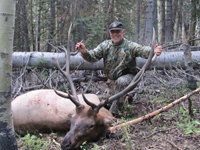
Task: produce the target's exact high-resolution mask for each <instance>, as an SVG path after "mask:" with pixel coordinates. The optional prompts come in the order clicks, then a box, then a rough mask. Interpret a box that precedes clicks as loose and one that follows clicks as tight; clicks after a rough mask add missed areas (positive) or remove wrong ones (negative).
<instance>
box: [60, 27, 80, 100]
mask: <svg viewBox="0 0 200 150" xmlns="http://www.w3.org/2000/svg"><path fill="white" fill-rule="evenodd" d="M71 28H72V24H71V25H70V27H69V31H68V44H67V50H65V57H66V72H64V71H63V70H62V69H61V67H60V65H59V63H58V58H57V60H56V62H57V66H58V69H59V70H60V71H61V73H62V74H63V75H64V76H65V77H66V78H67V80H68V82H69V86H70V89H71V91H72V95H73V97H74V98H75V99H76V100H77V101H79V99H78V96H77V93H76V88H75V86H74V83H73V81H72V78H71V76H70V73H69V70H70V69H69V58H70V34H71Z"/></svg>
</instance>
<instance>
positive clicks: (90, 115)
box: [12, 89, 114, 149]
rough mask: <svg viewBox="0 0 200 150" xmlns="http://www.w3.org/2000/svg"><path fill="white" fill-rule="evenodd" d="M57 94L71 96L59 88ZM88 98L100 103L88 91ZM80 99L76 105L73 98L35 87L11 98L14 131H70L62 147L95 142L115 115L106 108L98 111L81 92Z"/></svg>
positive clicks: (71, 147) (24, 132)
mask: <svg viewBox="0 0 200 150" xmlns="http://www.w3.org/2000/svg"><path fill="white" fill-rule="evenodd" d="M58 93H60V94H63V95H64V96H65V97H66V96H68V95H67V94H66V93H62V92H60V91H59V92H58ZM85 97H86V98H87V99H89V100H90V101H92V102H93V103H94V104H99V103H100V101H99V99H98V97H97V96H96V95H95V94H85ZM78 98H79V101H80V102H79V103H76V104H75V105H76V106H75V105H74V103H72V101H70V100H67V99H66V98H62V97H60V96H58V95H57V94H56V93H55V92H54V91H53V90H48V89H46V90H35V91H31V92H28V93H25V94H23V95H20V96H18V97H17V98H16V99H15V100H13V101H12V112H13V121H14V129H15V131H16V132H18V133H19V134H27V132H28V133H34V132H35V131H38V132H49V131H62V132H65V131H69V130H70V131H69V132H68V134H67V137H65V138H64V139H66V138H67V139H69V140H63V142H62V144H61V146H62V149H74V148H76V147H78V146H80V145H81V143H83V142H84V141H94V140H95V139H97V138H98V137H101V135H102V133H105V130H107V128H108V127H110V125H111V123H112V122H113V120H114V118H113V116H112V114H111V113H110V112H109V111H108V110H107V109H105V108H103V107H102V108H101V109H100V110H99V113H98V114H97V113H96V112H95V111H94V110H92V109H91V107H90V106H88V105H87V104H86V103H85V102H84V100H83V97H82V96H81V95H78ZM70 126H71V128H70ZM75 128H76V129H75ZM74 129H75V130H74ZM70 144H71V145H70Z"/></svg>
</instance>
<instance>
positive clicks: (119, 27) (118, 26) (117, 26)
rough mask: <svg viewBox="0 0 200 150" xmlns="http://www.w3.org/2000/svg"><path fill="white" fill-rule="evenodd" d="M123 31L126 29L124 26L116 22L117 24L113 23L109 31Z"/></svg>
mask: <svg viewBox="0 0 200 150" xmlns="http://www.w3.org/2000/svg"><path fill="white" fill-rule="evenodd" d="M121 29H124V26H123V24H122V23H121V22H119V21H115V22H113V23H111V24H110V26H109V30H121Z"/></svg>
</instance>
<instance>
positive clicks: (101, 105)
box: [81, 90, 108, 113]
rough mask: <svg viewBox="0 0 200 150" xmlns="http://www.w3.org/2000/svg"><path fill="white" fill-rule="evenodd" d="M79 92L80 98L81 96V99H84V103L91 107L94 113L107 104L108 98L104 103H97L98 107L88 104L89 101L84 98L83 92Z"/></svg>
mask: <svg viewBox="0 0 200 150" xmlns="http://www.w3.org/2000/svg"><path fill="white" fill-rule="evenodd" d="M81 92H82V96H83V99H84V101H85V103H86V104H88V105H89V106H91V107H92V110H94V111H95V112H96V113H98V112H99V110H100V109H101V107H103V106H105V105H106V104H107V102H108V98H107V99H106V100H105V101H102V102H101V103H99V104H98V105H96V104H94V103H92V102H90V101H89V100H88V99H87V98H86V97H85V95H84V93H83V90H81Z"/></svg>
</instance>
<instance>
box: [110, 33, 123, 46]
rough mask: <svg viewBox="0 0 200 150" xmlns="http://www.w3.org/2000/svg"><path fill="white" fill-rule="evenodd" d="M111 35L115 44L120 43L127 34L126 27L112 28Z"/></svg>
mask: <svg viewBox="0 0 200 150" xmlns="http://www.w3.org/2000/svg"><path fill="white" fill-rule="evenodd" d="M109 32H110V37H111V39H112V40H113V43H114V45H118V44H120V43H121V41H122V40H123V36H124V34H125V29H121V30H110V31H109Z"/></svg>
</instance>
